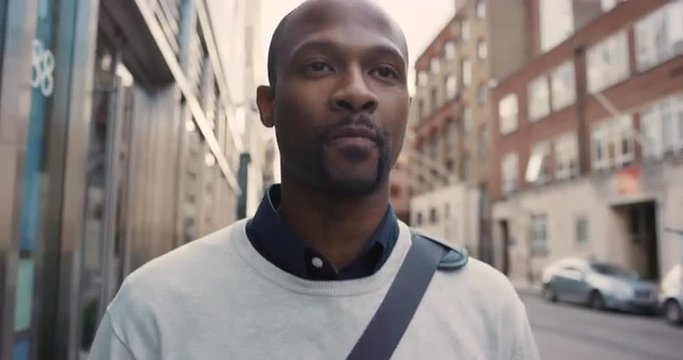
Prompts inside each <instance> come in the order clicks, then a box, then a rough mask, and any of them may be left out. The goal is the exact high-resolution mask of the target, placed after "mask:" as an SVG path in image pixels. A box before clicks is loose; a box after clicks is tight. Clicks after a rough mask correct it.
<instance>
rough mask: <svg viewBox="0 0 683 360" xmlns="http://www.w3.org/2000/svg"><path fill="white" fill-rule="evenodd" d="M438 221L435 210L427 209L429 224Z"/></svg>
mask: <svg viewBox="0 0 683 360" xmlns="http://www.w3.org/2000/svg"><path fill="white" fill-rule="evenodd" d="M438 221H439V217H438V215H437V213H436V209H435V208H431V209H429V222H430V223H431V224H436V223H437V222H438Z"/></svg>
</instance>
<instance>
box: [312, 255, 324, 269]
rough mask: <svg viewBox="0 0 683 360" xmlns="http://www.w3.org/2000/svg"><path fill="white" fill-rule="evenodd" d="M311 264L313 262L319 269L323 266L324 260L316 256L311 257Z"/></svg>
mask: <svg viewBox="0 0 683 360" xmlns="http://www.w3.org/2000/svg"><path fill="white" fill-rule="evenodd" d="M311 264H313V266H315V267H316V268H318V269H322V268H323V261H322V259H321V258H319V257H314V258H313V259H311Z"/></svg>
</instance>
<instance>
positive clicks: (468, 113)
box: [462, 106, 474, 134]
mask: <svg viewBox="0 0 683 360" xmlns="http://www.w3.org/2000/svg"><path fill="white" fill-rule="evenodd" d="M473 122H474V119H472V108H471V107H469V106H465V109H463V111H462V131H463V133H464V134H469V133H470V131H472V126H473V125H474V124H473Z"/></svg>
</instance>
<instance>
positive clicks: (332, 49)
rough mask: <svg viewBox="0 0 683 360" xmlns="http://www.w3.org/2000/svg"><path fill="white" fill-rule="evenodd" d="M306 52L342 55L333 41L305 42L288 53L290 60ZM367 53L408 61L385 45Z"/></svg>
mask: <svg viewBox="0 0 683 360" xmlns="http://www.w3.org/2000/svg"><path fill="white" fill-rule="evenodd" d="M306 51H322V52H329V53H334V54H339V53H342V50H341V47H340V46H339V45H338V44H337V43H335V42H334V41H331V40H310V41H305V42H303V43H301V44H299V45H298V46H296V47H295V48H294V49H293V50H292V51H291V53H290V58H294V57H296V56H297V55H298V54H300V53H303V52H306ZM366 51H367V52H368V53H370V54H372V55H374V56H387V57H392V58H394V60H397V61H401V62H403V63H404V64H407V62H408V59H406V58H405V56H404V55H403V54H402V53H401V52H400V51H399V50H398V49H397V48H395V47H393V46H389V45H385V44H377V45H373V46H371V47H370V48H369V49H367V50H366Z"/></svg>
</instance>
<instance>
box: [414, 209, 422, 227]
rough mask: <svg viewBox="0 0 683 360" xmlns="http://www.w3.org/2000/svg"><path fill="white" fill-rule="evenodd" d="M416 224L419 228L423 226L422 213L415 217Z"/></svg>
mask: <svg viewBox="0 0 683 360" xmlns="http://www.w3.org/2000/svg"><path fill="white" fill-rule="evenodd" d="M415 224H416V225H417V226H420V225H422V213H421V212H419V211H418V213H417V215H416V216H415Z"/></svg>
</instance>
